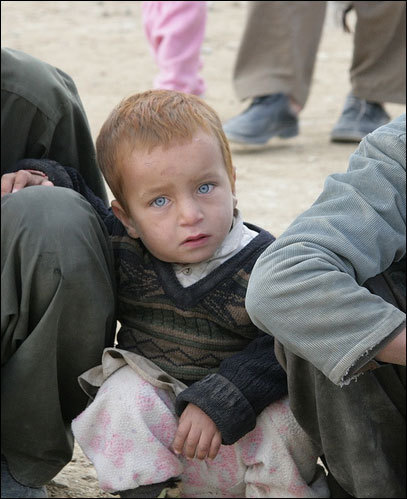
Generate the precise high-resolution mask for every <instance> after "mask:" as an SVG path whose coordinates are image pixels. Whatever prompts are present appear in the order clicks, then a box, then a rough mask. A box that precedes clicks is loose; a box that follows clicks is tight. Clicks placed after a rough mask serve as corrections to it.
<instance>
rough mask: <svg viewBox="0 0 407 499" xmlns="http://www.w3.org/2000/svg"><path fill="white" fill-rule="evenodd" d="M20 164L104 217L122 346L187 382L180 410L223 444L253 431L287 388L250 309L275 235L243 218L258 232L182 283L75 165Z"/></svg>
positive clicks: (269, 340) (271, 344) (270, 341)
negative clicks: (208, 426)
mask: <svg viewBox="0 0 407 499" xmlns="http://www.w3.org/2000/svg"><path fill="white" fill-rule="evenodd" d="M18 169H37V170H41V171H43V172H44V173H46V174H47V175H48V177H49V179H50V180H51V181H52V182H53V183H54V184H55V185H57V186H61V187H68V188H73V189H75V190H76V191H78V192H79V193H81V194H82V195H83V196H85V198H86V199H87V200H88V201H89V202H90V203H91V205H92V206H93V207H94V208H95V210H96V211H97V212H98V214H99V215H100V216H101V217H102V219H103V220H104V222H105V224H106V227H107V230H108V232H109V235H110V239H111V242H112V246H113V251H114V256H115V266H116V280H117V292H118V302H119V310H118V317H117V319H118V320H119V322H120V323H121V325H122V327H121V329H120V331H119V333H118V345H117V346H118V348H121V349H125V350H129V351H133V352H135V353H137V354H140V355H143V356H145V357H146V358H148V359H150V360H152V361H154V362H155V363H156V364H157V365H158V366H159V367H161V368H162V369H164V370H165V371H166V372H168V373H169V374H171V375H172V376H174V377H176V378H178V379H180V380H182V381H183V382H184V383H185V384H187V385H189V386H188V388H187V389H186V390H185V391H184V392H182V393H181V394H180V395H179V396H178V397H177V401H176V410H177V413H178V415H180V414H181V413H182V411H183V410H184V408H185V407H186V405H187V404H188V403H189V402H192V403H194V404H195V405H197V406H199V407H200V408H201V409H202V410H204V411H205V412H206V413H207V414H208V415H209V416H210V417H211V419H212V420H213V421H214V422H215V424H216V425H217V427H218V429H219V430H220V432H221V434H222V439H223V443H224V444H232V443H234V442H235V441H237V440H238V439H239V438H241V437H242V436H243V435H245V434H246V433H247V432H249V431H251V430H252V429H253V428H254V427H255V424H256V417H257V415H258V414H260V412H261V411H262V410H263V409H264V408H265V407H266V406H267V405H269V404H270V403H272V402H274V401H275V400H278V399H279V398H281V397H282V396H284V395H286V393H287V382H286V376H285V373H284V371H283V370H282V368H281V366H280V365H279V363H278V361H277V359H276V357H275V355H274V340H273V338H272V337H271V336H270V335H266V334H264V333H263V332H262V331H260V330H259V329H258V328H257V327H256V326H255V325H254V324H253V323H252V322H251V320H250V318H249V316H248V314H247V312H246V309H245V296H246V288H247V284H248V280H249V276H250V272H251V270H252V267H253V266H254V263H255V262H256V260H257V258H258V256H259V255H260V254H261V253H262V252H263V251H264V250H265V248H266V247H268V246H269V245H270V244H271V243H272V242H273V241H274V238H273V236H272V235H271V234H269V233H268V232H266V231H264V230H262V229H259V228H257V227H255V226H253V225H249V224H246V225H247V226H248V227H249V228H251V229H252V230H255V231H257V232H258V233H259V234H258V235H257V236H256V237H255V238H254V239H253V240H252V241H251V242H250V243H249V244H248V245H247V246H245V247H244V248H243V249H242V250H241V251H240V252H239V253H237V254H236V255H234V256H233V257H232V258H230V259H229V260H227V261H225V262H224V263H223V264H221V265H220V266H219V267H218V268H216V269H215V271H213V272H211V273H210V274H209V275H207V276H206V277H204V278H203V279H201V280H199V281H198V282H197V283H196V284H193V285H192V286H188V287H187V288H183V287H182V285H181V284H180V283H179V281H178V280H177V278H176V276H175V273H174V271H173V268H172V265H171V264H169V263H166V262H162V261H160V260H158V259H157V258H155V257H154V256H153V255H151V254H150V253H149V252H148V250H147V249H146V248H145V246H144V245H143V244H142V242H141V241H140V240H138V239H133V238H131V237H129V236H128V234H127V232H126V230H125V228H124V226H123V225H122V224H121V222H120V221H119V220H118V219H117V218H116V217H115V216H114V214H113V213H112V211H111V209H107V208H106V206H105V205H104V203H103V202H102V201H101V200H100V199H99V198H97V197H96V196H95V195H94V194H93V193H92V191H91V190H90V189H89V188H88V187H87V186H86V184H85V183H84V181H83V179H82V177H81V176H80V174H78V172H77V171H76V170H75V169H73V168H69V167H62V166H61V165H59V164H58V163H56V162H53V161H49V160H23V161H21V162H19V163H18V164H17V166H16V168H15V170H18ZM231 414H233V417H232V418H231V417H230V416H231Z"/></svg>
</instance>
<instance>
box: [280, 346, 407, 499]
mask: <svg viewBox="0 0 407 499" xmlns="http://www.w3.org/2000/svg"><path fill="white" fill-rule="evenodd" d="M276 353H277V356H278V359H279V361H280V363H281V364H282V365H283V367H284V368H285V369H286V371H287V377H288V394H289V397H290V406H291V409H292V411H293V413H294V416H295V418H296V419H297V421H298V423H299V424H300V426H301V427H302V428H303V429H304V430H305V431H306V433H308V435H309V436H310V437H311V438H312V439H313V440H314V442H315V443H316V444H317V445H318V446H319V448H320V452H321V454H322V455H323V460H324V464H325V465H326V466H327V468H328V469H329V472H330V480H329V487H330V490H331V497H333V498H335V497H406V473H405V467H406V405H405V401H406V393H405V386H406V370H405V367H403V366H395V365H392V364H388V365H384V366H382V367H379V368H377V369H375V370H372V371H368V372H366V373H365V374H362V375H360V376H359V378H358V379H357V380H356V381H352V382H351V383H350V384H349V385H346V386H343V387H340V386H337V385H335V384H334V383H332V382H331V381H330V380H329V379H328V378H327V377H326V376H324V374H323V373H322V372H321V371H319V370H318V369H316V368H315V367H314V366H313V365H312V364H311V363H310V362H308V361H306V360H304V359H302V358H300V357H298V356H297V355H294V354H293V353H291V352H289V351H288V350H287V349H285V348H284V347H283V346H282V345H281V344H280V343H278V345H277V352H276ZM345 491H346V492H345Z"/></svg>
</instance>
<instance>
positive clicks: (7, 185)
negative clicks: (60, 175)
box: [1, 170, 54, 197]
mask: <svg viewBox="0 0 407 499" xmlns="http://www.w3.org/2000/svg"><path fill="white" fill-rule="evenodd" d="M31 185H46V186H53V185H54V184H53V183H52V182H51V181H50V180H48V177H47V176H46V175H45V173H43V172H38V171H36V170H19V171H18V172H16V173H5V174H4V175H2V177H1V197H3V196H4V195H5V194H10V193H13V192H17V191H20V190H21V189H24V187H29V186H31Z"/></svg>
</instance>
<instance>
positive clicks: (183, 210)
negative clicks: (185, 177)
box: [178, 199, 203, 225]
mask: <svg viewBox="0 0 407 499" xmlns="http://www.w3.org/2000/svg"><path fill="white" fill-rule="evenodd" d="M202 219H203V213H202V210H201V207H200V205H199V203H198V202H196V201H195V200H193V199H185V200H183V201H182V202H180V203H179V210H178V220H179V223H180V225H195V224H197V223H198V222H200V221H201V220H202Z"/></svg>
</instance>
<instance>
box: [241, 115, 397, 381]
mask: <svg viewBox="0 0 407 499" xmlns="http://www.w3.org/2000/svg"><path fill="white" fill-rule="evenodd" d="M405 184H406V182H405V115H403V116H402V117H400V118H398V119H397V120H394V121H393V122H392V123H390V124H389V125H386V126H384V127H381V128H380V129H378V130H376V131H375V132H374V133H372V134H370V135H368V136H367V137H366V138H365V139H364V140H363V141H362V143H361V144H360V145H359V147H358V149H357V150H356V152H355V153H354V154H353V155H352V156H351V159H350V165H349V169H348V171H347V172H346V173H343V174H334V175H331V176H330V177H328V178H327V180H326V182H325V186H324V190H323V192H322V194H321V195H320V196H319V198H318V199H317V200H316V201H315V203H314V204H313V205H312V206H311V208H310V209H308V210H307V211H306V212H304V213H303V214H302V215H300V216H299V217H298V218H297V219H296V220H295V221H294V222H293V223H292V224H291V225H290V227H289V228H288V229H287V230H286V231H285V232H284V233H283V234H282V235H281V236H280V237H279V238H278V239H277V241H276V242H274V243H273V244H272V245H271V246H270V247H269V248H267V249H266V251H265V252H264V253H263V254H262V255H261V256H260V258H259V259H258V261H257V263H256V265H255V267H254V269H253V272H252V274H251V278H250V281H249V288H248V293H247V298H246V306H247V310H248V312H249V315H250V317H251V319H252V320H253V322H254V323H255V324H256V325H257V326H258V327H259V328H260V329H262V330H264V331H266V332H268V333H270V334H272V335H273V336H275V337H276V338H277V339H278V340H279V341H280V342H281V343H282V344H283V345H284V346H285V347H286V348H287V349H288V350H290V351H292V352H293V353H295V354H296V355H298V356H300V357H302V358H305V359H306V360H308V361H309V362H311V363H312V364H313V365H314V366H315V367H317V368H318V369H319V370H321V371H322V372H323V373H324V374H325V375H326V376H327V377H328V378H329V379H330V380H331V381H332V382H333V383H335V384H339V385H341V384H344V383H347V382H349V377H350V375H349V372H350V371H352V372H353V371H354V367H355V365H356V364H358V365H359V366H360V365H363V362H364V361H365V362H368V361H369V360H370V359H371V358H372V357H373V356H374V355H375V353H376V351H377V346H378V345H380V344H382V343H383V342H385V341H386V340H388V339H389V338H390V337H391V334H392V333H393V331H395V330H396V329H397V328H398V327H399V326H400V324H401V323H402V322H403V321H404V320H405V314H404V313H403V312H401V311H400V310H398V309H397V308H395V307H394V306H392V305H390V304H388V303H387V302H385V301H384V300H382V299H381V298H380V297H378V296H376V295H373V294H371V293H370V292H369V291H368V290H367V289H366V288H364V287H362V284H363V283H364V282H365V281H366V280H367V279H368V278H370V277H373V276H375V275H377V274H379V273H381V272H383V271H384V270H385V269H387V268H388V267H389V266H390V265H391V264H392V262H393V261H399V260H400V259H402V258H403V257H405V252H406V242H405V237H406V222H405V212H406V194H405ZM361 359H363V362H362V363H361Z"/></svg>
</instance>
